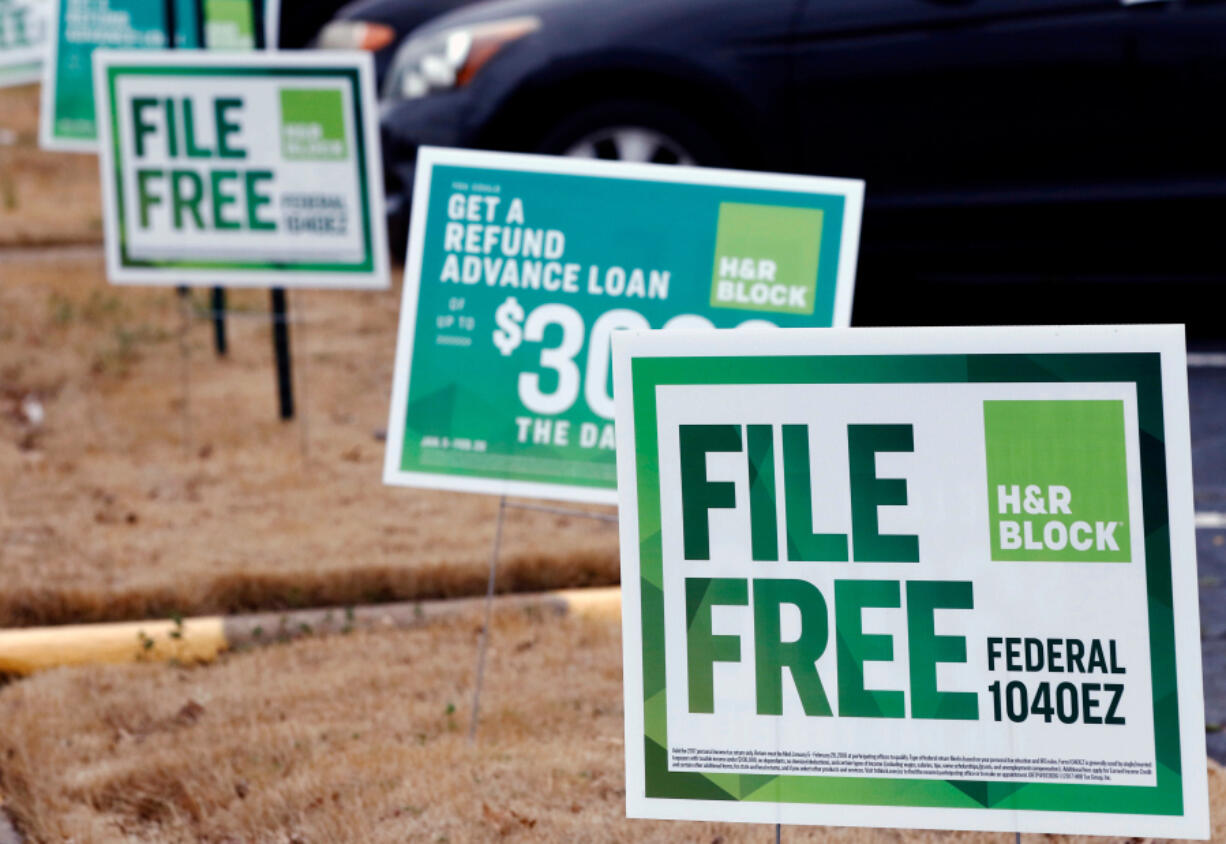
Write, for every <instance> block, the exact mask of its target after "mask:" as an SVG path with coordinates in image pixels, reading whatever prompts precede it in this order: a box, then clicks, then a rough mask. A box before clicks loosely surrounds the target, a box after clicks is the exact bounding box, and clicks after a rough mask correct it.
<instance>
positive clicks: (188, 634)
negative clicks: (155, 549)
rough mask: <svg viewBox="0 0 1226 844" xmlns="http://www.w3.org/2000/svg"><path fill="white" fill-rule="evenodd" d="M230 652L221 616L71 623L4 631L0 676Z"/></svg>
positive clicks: (200, 658)
mask: <svg viewBox="0 0 1226 844" xmlns="http://www.w3.org/2000/svg"><path fill="white" fill-rule="evenodd" d="M225 648H226V636H225V632H224V630H223V620H222V619H221V618H220V617H218V616H214V617H209V618H192V619H186V620H184V621H183V622H182V623H181V624H179V623H176V622H174V621H165V620H163V621H134V622H124V623H120V624H70V625H65V626H63V627H34V628H29V629H18V630H6V631H3V632H0V671H2V672H5V673H8V674H32V673H34V672H35V671H42V670H44V669H47V668H55V667H57V666H61V665H85V664H93V663H121V662H140V661H143V660H150V661H154V660H171V659H177V660H180V661H183V662H198V661H203V662H208V661H211V660H213V659H215V658H216V657H217V654H218V653H220V652H221V651H223V650H225Z"/></svg>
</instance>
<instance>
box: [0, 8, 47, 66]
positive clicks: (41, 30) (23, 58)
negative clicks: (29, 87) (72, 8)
mask: <svg viewBox="0 0 1226 844" xmlns="http://www.w3.org/2000/svg"><path fill="white" fill-rule="evenodd" d="M47 6H48V2H47V0H0V88H5V87H7V86H10V85H25V84H27V83H29V82H37V81H38V77H39V73H40V70H41V67H42V61H43V49H44V46H43V45H44V41H45V40H46V37H47Z"/></svg>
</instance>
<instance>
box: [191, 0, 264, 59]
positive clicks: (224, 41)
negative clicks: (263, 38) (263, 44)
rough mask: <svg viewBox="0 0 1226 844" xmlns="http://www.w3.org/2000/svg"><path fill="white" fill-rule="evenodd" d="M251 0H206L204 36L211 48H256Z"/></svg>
mask: <svg viewBox="0 0 1226 844" xmlns="http://www.w3.org/2000/svg"><path fill="white" fill-rule="evenodd" d="M254 18H255V13H254V12H253V10H252V3H251V0H205V4H204V38H205V43H206V44H207V45H208V47H209V49H210V50H254V49H255V20H254Z"/></svg>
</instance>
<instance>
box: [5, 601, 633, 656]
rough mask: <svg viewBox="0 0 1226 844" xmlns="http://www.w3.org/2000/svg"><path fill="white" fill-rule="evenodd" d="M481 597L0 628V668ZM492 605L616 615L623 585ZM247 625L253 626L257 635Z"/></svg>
mask: <svg viewBox="0 0 1226 844" xmlns="http://www.w3.org/2000/svg"><path fill="white" fill-rule="evenodd" d="M483 600H484V599H482V598H465V599H458V600H456V599H453V600H441V601H422V602H414V603H406V604H381V605H375V606H370V607H357V608H350V609H349V610H342V609H340V608H333V609H313V610H299V611H295V612H288V613H279V614H277V613H264V614H261V615H255V616H234V617H231V618H223V617H221V616H211V617H204V618H189V619H184V620H183V621H182V623H178V622H174V621H168V620H164V619H163V620H157V621H133V622H122V623H117V624H72V625H65V626H62V627H32V628H18V629H15V630H0V673H4V674H17V675H27V674H33V673H34V672H36V671H43V670H46V669H48V668H57V667H60V666H66V665H92V664H102V663H129V662H159V661H169V660H178V661H180V662H211V661H213V660H214V659H216V658H217V655H218V654H219V653H221V652H222V651H224V650H227V649H229V648H230V647H232V646H239V645H241V646H248V645H251V646H254V645H260V644H271V643H272V642H276V641H285V640H287V639H292V638H298V637H300V636H303V635H311V634H313V633H335V632H348V631H349V630H353V629H357V628H359V627H362V628H373V629H380V628H387V627H401V628H407V627H419V626H422V625H424V624H428V623H430V622H431V621H434V620H437V619H439V618H441V617H445V616H447V615H449V614H454V613H455V612H463V611H465V610H468V611H472V610H474V609H475V608H477V607H479V606H480V604H481V602H482V601H483ZM494 605H495V607H496V608H500V609H503V610H513V609H526V608H529V607H540V608H545V609H552V610H553V611H555V612H557V611H559V610H560V611H562V612H564V613H565V614H567V615H574V616H578V617H582V618H594V619H600V620H604V621H616V620H618V619H619V618H620V617H621V587H619V586H609V587H600V588H591V589H561V590H556V591H553V592H540V593H535V594H528V595H524V594H518V595H499V596H497V597H495V599H494ZM245 628H252V629H253V630H254V632H255V636H252V635H251V632H250V631H248V630H245ZM236 643H237V645H236Z"/></svg>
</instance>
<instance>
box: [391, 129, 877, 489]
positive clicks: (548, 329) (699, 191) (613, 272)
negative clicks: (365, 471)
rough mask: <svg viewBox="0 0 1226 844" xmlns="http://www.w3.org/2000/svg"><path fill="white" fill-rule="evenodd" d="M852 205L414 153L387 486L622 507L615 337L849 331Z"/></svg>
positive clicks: (619, 172) (810, 182)
mask: <svg viewBox="0 0 1226 844" xmlns="http://www.w3.org/2000/svg"><path fill="white" fill-rule="evenodd" d="M863 190H864V185H863V183H862V182H858V181H851V180H843V179H820V178H814V177H801V176H784V175H777V174H766V173H743V172H733V171H727V170H710V169H701V168H693V167H675V166H663V165H652V164H628V163H620V162H607V161H586V160H579V159H572V158H556V157H545V156H529V155H512V154H505V153H488V152H473V151H467V150H444V149H430V148H426V149H424V150H422V152H421V153H420V155H419V158H418V164H417V176H416V181H415V184H414V191H413V213H412V221H411V230H410V236H409V252H408V258H407V260H406V262H405V282H404V302H403V305H402V306H401V310H400V335H399V343H398V346H397V350H396V374H395V380H394V382H393V387H392V404H391V414H390V419H389V422H388V445H387V455H386V462H385V464H384V476H383V477H384V480H385V481H386V482H387V483H392V484H404V485H413V486H428V487H436V488H442V489H456V490H464V491H469V492H485V493H494V494H505V495H529V496H545V497H551V498H562V499H570V500H576V501H600V502H606V503H613V502H615V501H616V500H617V496H616V492H615V482H616V478H615V474H616V470H615V461H614V457H613V451H614V442H615V436H614V432H613V398H612V394H611V391H610V390H611V383H610V380H609V337H610V335H611V334H612V333H613V332H614V331H615V330H617V329H621V328H646V327H655V328H660V327H665V328H685V327H689V328H693V327H707V328H710V327H712V326H714V327H718V328H731V327H735V326H741V325H749V326H754V325H756V326H771V325H779V326H829V325H847V324H848V323H849V321H850V317H851V302H852V284H853V281H854V279H855V261H856V249H857V245H858V240H859V231H860V208H861V203H862V199H863Z"/></svg>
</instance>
